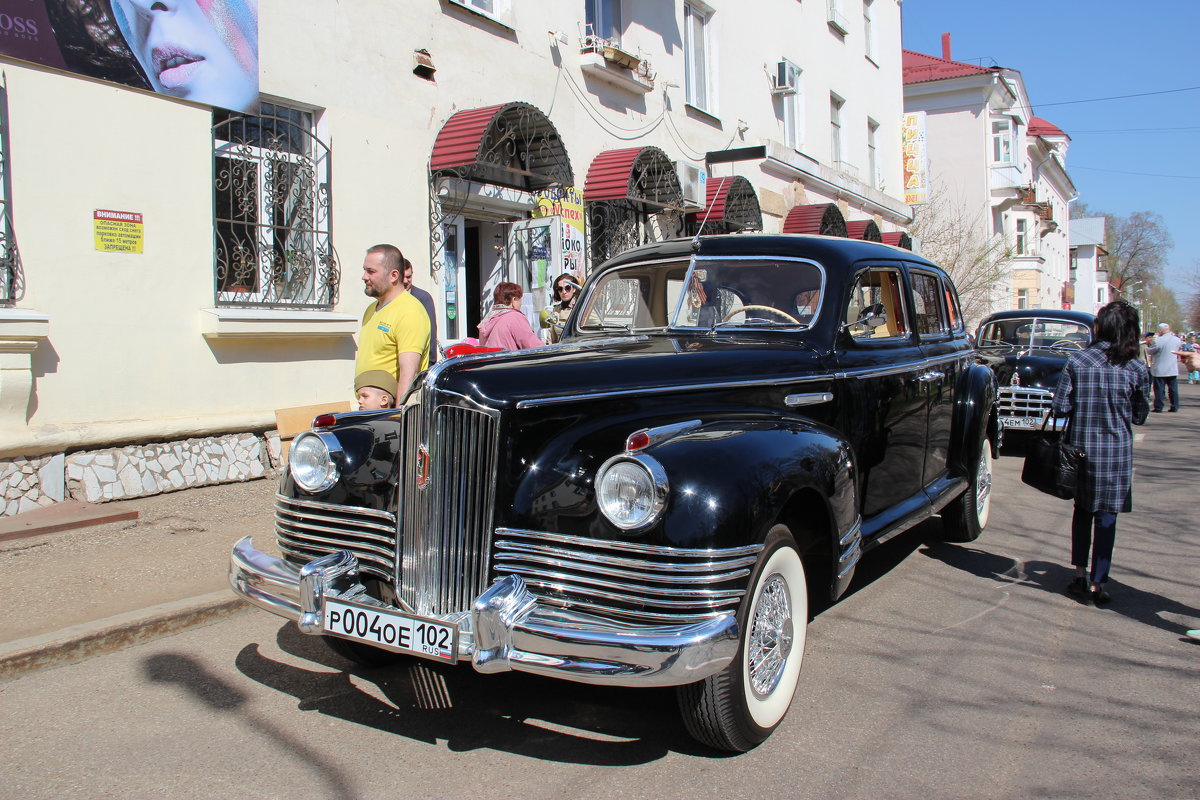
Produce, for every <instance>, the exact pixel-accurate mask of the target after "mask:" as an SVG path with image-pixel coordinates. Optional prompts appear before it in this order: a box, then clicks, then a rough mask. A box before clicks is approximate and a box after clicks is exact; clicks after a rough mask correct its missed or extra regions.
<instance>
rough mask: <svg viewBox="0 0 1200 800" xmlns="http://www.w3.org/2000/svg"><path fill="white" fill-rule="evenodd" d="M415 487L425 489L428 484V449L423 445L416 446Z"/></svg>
mask: <svg viewBox="0 0 1200 800" xmlns="http://www.w3.org/2000/svg"><path fill="white" fill-rule="evenodd" d="M416 479H417V488H418V489H425V488H427V487H428V486H429V450H428V449H427V448H426V447H425V445H419V446H418V447H417V475H416Z"/></svg>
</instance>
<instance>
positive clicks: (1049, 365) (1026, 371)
mask: <svg viewBox="0 0 1200 800" xmlns="http://www.w3.org/2000/svg"><path fill="white" fill-rule="evenodd" d="M978 357H979V361H980V363H982V364H986V365H987V366H989V367H991V369H992V371H993V372H995V373H996V382H997V383H998V384H999V385H1000V386H1002V387H1003V386H1009V385H1011V384H1012V382H1013V375H1014V374H1016V375H1019V376H1020V385H1021V386H1026V387H1031V388H1035V389H1050V390H1053V389H1054V387H1055V386H1057V385H1058V378H1059V375H1061V374H1062V370H1063V367H1065V366H1066V364H1067V356H1066V355H1065V354H1063V353H1061V352H1057V351H1050V350H1045V349H1042V348H1033V349H1032V350H1030V349H1028V348H1026V349H1022V350H1017V351H1015V352H1012V353H1004V354H998V353H988V352H983V351H978Z"/></svg>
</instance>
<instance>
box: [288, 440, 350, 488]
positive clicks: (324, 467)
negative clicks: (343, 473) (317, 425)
mask: <svg viewBox="0 0 1200 800" xmlns="http://www.w3.org/2000/svg"><path fill="white" fill-rule="evenodd" d="M326 437H328V438H330V439H333V437H332V436H331V435H330V434H320V433H302V434H300V435H299V436H297V437H296V441H295V442H293V443H292V451H291V453H290V455H289V456H288V469H289V470H291V473H292V480H294V481H295V482H296V485H297V486H299V487H300V488H301V489H303V490H304V491H306V492H323V491H325V490H326V489H328V488H329V487H331V486H333V485H334V484H335V483H337V480H338V478H339V477H340V473H339V471H338V467H337V464H335V463H334V461H333V455H332V452H331V448H330V444H329V442H327V441H326ZM333 445H334V447H337V440H336V439H333ZM338 449H339V450H340V447H339V448H338Z"/></svg>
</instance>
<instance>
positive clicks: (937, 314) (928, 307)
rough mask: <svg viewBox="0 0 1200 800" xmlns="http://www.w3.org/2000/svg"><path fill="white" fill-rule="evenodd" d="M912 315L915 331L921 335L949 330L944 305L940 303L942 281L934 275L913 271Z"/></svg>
mask: <svg viewBox="0 0 1200 800" xmlns="http://www.w3.org/2000/svg"><path fill="white" fill-rule="evenodd" d="M911 274H912V285H913V304H914V306H915V307H914V308H913V316H914V318H915V319H916V323H917V333H919V334H921V335H922V336H941V335H944V334H946V333H948V332H949V331H950V320H949V319H948V318H947V314H946V307H945V306H944V305H942V282H941V280H939V279H938V277H937V276H936V275H928V274H926V273H924V272H913V273H911Z"/></svg>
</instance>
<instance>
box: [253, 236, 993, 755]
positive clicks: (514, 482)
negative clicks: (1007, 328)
mask: <svg viewBox="0 0 1200 800" xmlns="http://www.w3.org/2000/svg"><path fill="white" fill-rule="evenodd" d="M994 400H995V380H994V378H993V376H992V373H991V372H990V371H989V370H988V369H986V368H985V367H982V366H980V365H978V364H976V363H975V360H974V357H973V352H972V350H971V346H970V344H969V342H968V338H967V333H966V330H965V328H964V325H963V322H962V315H961V312H960V310H959V305H958V300H957V296H956V293H955V289H954V286H953V285H952V283H951V281H950V280H949V278H948V277H947V276H946V274H945V273H944V272H943V271H942V270H941V269H939V268H938V267H937V266H935V265H934V264H932V263H930V262H929V261H926V260H924V259H922V258H920V257H918V256H916V255H914V254H913V253H911V252H908V251H906V250H901V249H898V248H893V247H889V246H887V245H881V244H874V243H870V242H862V241H853V240H849V239H836V238H827V237H806V236H778V235H737V236H712V237H703V238H697V239H695V240H680V241H672V242H666V243H661V244H656V245H651V246H647V247H641V248H638V249H635V250H631V251H629V252H626V253H624V254H622V255H620V256H618V257H617V258H615V259H613V260H611V261H610V262H608V263H607V264H605V265H604V266H602V267H601V268H600V269H598V270H596V272H595V274H594V275H593V276H592V278H591V279H590V280H589V281H588V282H587V284H586V286H585V288H584V292H583V295H582V297H581V299H580V300H579V302H578V303H577V305H576V307H575V310H574V312H573V313H572V316H571V318H570V319H569V321H568V323H567V328H566V340H565V341H564V342H563V343H561V344H558V345H554V346H550V347H545V348H538V349H534V350H525V351H520V352H511V353H494V354H487V355H469V356H462V357H457V358H448V359H445V360H443V361H441V362H439V363H438V364H437V365H436V366H435V367H433V368H432V369H430V370H429V371H428V372H427V373H425V374H424V375H423V376H421V377H420V378H419V380H418V382H417V384H416V386H415V387H414V389H413V390H412V391H411V392H410V393H409V394H408V396H407V397H406V398H405V399H404V401H403V402H402V403H401V406H400V407H399V408H397V409H393V410H386V411H373V412H355V413H348V414H339V415H329V416H323V417H319V418H318V419H317V420H315V421H314V426H313V429H312V430H311V431H310V432H308V433H304V434H301V435H300V436H299V437H297V439H296V440H295V443H294V446H293V448H292V451H291V463H290V466H289V471H288V473H287V474H286V475H285V476H284V477H283V480H282V483H281V485H280V489H279V494H278V498H277V516H276V526H275V536H276V539H277V543H278V546H279V549H280V550H281V551H282V553H283V557H282V558H276V557H273V556H270V555H268V554H267V553H265V552H262V551H260V550H258V549H256V548H255V547H254V546H253V544H252V542H251V540H250V538H249V537H247V538H245V539H243V540H242V541H240V542H238V543H237V545H236V546H235V548H234V551H233V555H232V561H231V566H230V580H231V582H232V585H233V587H234V589H235V590H236V591H237V593H238V594H240V595H241V596H242V597H244V598H246V599H247V600H249V601H251V602H252V603H255V604H257V605H259V606H261V607H262V608H265V609H266V610H268V611H271V612H273V613H275V614H278V615H280V616H282V617H285V618H287V619H291V620H295V621H296V622H297V623H298V625H299V628H300V630H301V631H303V632H305V633H308V634H312V635H315V636H322V637H325V640H326V642H328V644H329V646H330V647H331V648H333V649H334V650H335V651H337V652H338V653H340V654H342V655H344V656H346V657H347V658H349V659H351V660H352V661H356V662H359V663H362V664H383V663H387V662H388V661H390V660H393V659H397V658H404V657H411V656H418V657H423V658H428V659H433V660H437V661H442V662H444V663H446V664H455V663H461V664H464V665H469V666H470V668H473V669H474V670H476V671H477V672H479V673H484V674H490V673H497V672H502V671H506V670H519V671H523V672H529V673H534V674H537V675H543V676H549V677H553V678H560V679H563V680H566V681H575V682H579V683H584V684H607V685H615V686H628V687H642V686H672V687H677V695H678V698H679V706H680V709H681V712H682V716H683V719H684V721H685V723H686V725H687V728H688V730H689V731H690V732H691V733H692V735H693V736H695V737H696V738H697V739H698V740H700V741H701V742H705V743H707V744H708V745H711V746H712V747H715V748H720V749H725V750H733V751H744V750H747V749H749V748H751V747H753V746H754V745H756V744H758V743H759V742H761V741H762V740H763V739H765V738H766V737H767V736H768V735H770V733H771V732H772V731H773V730H774V729H775V728H776V727H777V726H778V725H779V724H780V722H781V721H782V720H783V718H784V715H785V714H786V712H787V709H788V707H789V705H790V704H791V702H792V697H793V694H794V692H795V689H796V686H797V681H798V676H799V672H800V666H801V663H802V660H803V656H804V642H805V631H806V627H807V624H808V621H809V616H810V609H811V608H812V607H813V606H812V605H811V604H812V603H814V602H815V603H818V604H819V603H827V602H829V601H830V600H831V599H836V598H837V597H838V596H840V595H841V594H842V593H843V592H844V591H845V590H846V588H847V587H848V585H849V584H850V581H851V579H852V577H853V576H854V571H855V566H856V565H857V564H858V562H859V559H860V557H861V556H862V554H863V552H864V551H865V550H868V549H870V548H872V547H874V546H876V545H878V544H879V543H881V542H883V541H884V540H886V539H888V538H889V537H891V536H893V535H895V534H897V533H900V532H902V531H905V530H907V529H909V528H911V527H912V526H914V525H916V524H917V523H919V522H921V521H923V520H926V519H928V518H930V517H931V516H934V515H937V514H940V515H941V518H942V525H943V529H944V533H945V535H946V537H947V538H949V539H953V540H958V541H969V540H972V539H974V538H975V537H977V536H978V535H979V533H980V531H981V530H982V529H983V527H984V526H985V525H986V524H987V519H988V512H989V504H990V491H991V464H992V457H993V455H994V448H995V446H996V442H997V435H998V431H997V427H996V419H995V414H994V410H993V406H994ZM481 680H486V678H482V677H481Z"/></svg>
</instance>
